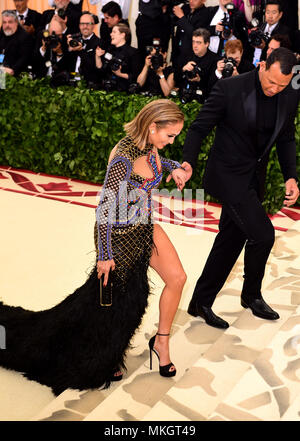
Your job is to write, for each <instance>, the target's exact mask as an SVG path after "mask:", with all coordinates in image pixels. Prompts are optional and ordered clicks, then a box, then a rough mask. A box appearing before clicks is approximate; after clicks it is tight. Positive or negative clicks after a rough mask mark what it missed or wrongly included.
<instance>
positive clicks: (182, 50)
mask: <svg viewBox="0 0 300 441" xmlns="http://www.w3.org/2000/svg"><path fill="white" fill-rule="evenodd" d="M182 10H183V12H184V16H183V17H182V18H180V19H178V20H177V21H176V25H177V31H176V34H175V36H174V38H173V40H172V62H173V64H175V65H178V64H182V62H181V59H182V56H183V55H185V54H186V53H187V52H188V53H189V52H190V51H191V50H192V37H193V32H194V31H195V30H196V29H198V28H207V27H208V26H209V23H210V14H209V8H206V7H205V6H202V7H201V8H197V9H195V11H194V12H193V13H192V12H191V8H190V6H189V5H183V7H182Z"/></svg>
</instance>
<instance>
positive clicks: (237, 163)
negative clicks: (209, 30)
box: [183, 70, 299, 204]
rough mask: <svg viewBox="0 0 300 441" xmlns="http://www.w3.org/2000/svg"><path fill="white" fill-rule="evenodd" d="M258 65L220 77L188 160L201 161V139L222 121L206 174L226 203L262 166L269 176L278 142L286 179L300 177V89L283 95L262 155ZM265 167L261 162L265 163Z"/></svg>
mask: <svg viewBox="0 0 300 441" xmlns="http://www.w3.org/2000/svg"><path fill="white" fill-rule="evenodd" d="M256 75H257V72H256V70H254V71H251V72H248V73H245V74H242V75H239V76H237V77H231V78H228V79H224V80H222V81H219V82H218V83H217V84H216V85H215V86H214V88H213V90H212V92H211V94H210V96H209V98H208V100H207V101H206V103H205V104H204V105H203V107H202V109H201V110H200V112H199V114H198V116H197V118H196V120H195V121H194V122H193V123H192V125H191V127H190V129H189V131H188V133H187V137H186V140H185V144H184V148H183V160H184V161H187V162H189V163H190V164H191V165H192V167H193V168H195V166H196V161H197V157H198V154H199V151H200V147H201V143H202V141H203V140H204V138H205V137H206V136H207V135H208V134H209V133H210V131H211V130H212V129H213V128H214V127H215V126H216V135H215V140H214V144H213V146H212V148H211V151H210V154H209V158H208V161H207V164H206V170H205V174H204V189H205V190H206V191H207V192H208V193H209V194H211V195H212V196H214V197H216V198H218V199H219V200H220V201H221V202H227V203H232V204H235V203H238V202H240V201H241V200H242V199H243V195H244V194H245V192H246V191H247V190H248V188H249V185H250V183H251V181H252V179H253V177H254V174H255V172H256V171H257V170H260V174H261V176H262V178H261V179H263V176H264V173H265V168H266V165H267V161H266V160H265V159H266V158H267V157H268V153H269V151H270V149H271V147H272V146H273V145H274V143H276V147H277V154H278V159H279V163H280V166H281V170H282V173H283V176H284V180H285V181H286V180H288V179H289V178H292V177H294V178H296V179H297V172H296V143H295V135H294V132H295V129H294V119H295V114H296V111H297V107H298V103H299V91H297V90H294V89H293V88H292V87H291V85H289V86H288V87H287V88H286V89H284V90H283V91H282V92H281V93H279V95H278V105H277V119H276V125H275V127H274V132H273V136H272V137H271V139H270V140H269V142H268V145H267V146H266V148H265V150H264V152H263V153H262V154H261V155H260V156H259V157H258V154H257V146H256V136H255V134H256V124H257V122H256V85H255V81H256ZM262 163H265V164H264V167H261V164H262Z"/></svg>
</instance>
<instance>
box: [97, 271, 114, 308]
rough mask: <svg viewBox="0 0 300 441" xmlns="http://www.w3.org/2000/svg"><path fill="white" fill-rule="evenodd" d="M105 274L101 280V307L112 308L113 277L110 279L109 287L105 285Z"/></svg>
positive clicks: (110, 276)
mask: <svg viewBox="0 0 300 441" xmlns="http://www.w3.org/2000/svg"><path fill="white" fill-rule="evenodd" d="M103 281H104V274H103V275H102V276H101V278H100V305H101V306H111V305H112V289H113V282H112V275H111V274H110V275H109V277H108V281H107V285H106V286H104V285H103Z"/></svg>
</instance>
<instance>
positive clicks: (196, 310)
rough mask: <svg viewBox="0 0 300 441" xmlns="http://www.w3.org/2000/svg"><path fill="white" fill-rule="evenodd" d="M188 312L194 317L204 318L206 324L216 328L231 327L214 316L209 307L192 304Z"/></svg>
mask: <svg viewBox="0 0 300 441" xmlns="http://www.w3.org/2000/svg"><path fill="white" fill-rule="evenodd" d="M187 312H188V313H189V314H190V315H192V316H194V317H198V316H200V317H202V318H204V320H205V321H206V323H207V324H208V325H210V326H213V327H214V328H221V329H226V328H228V327H229V324H228V323H227V322H225V320H223V319H221V317H218V316H217V315H216V314H214V313H213V311H212V309H211V308H210V307H209V306H203V305H197V304H193V303H192V302H190V304H189V307H188V311H187Z"/></svg>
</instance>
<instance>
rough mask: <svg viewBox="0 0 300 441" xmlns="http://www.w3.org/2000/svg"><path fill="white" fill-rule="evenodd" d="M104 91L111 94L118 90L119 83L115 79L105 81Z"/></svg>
mask: <svg viewBox="0 0 300 441" xmlns="http://www.w3.org/2000/svg"><path fill="white" fill-rule="evenodd" d="M103 89H104V90H106V92H111V91H112V90H116V89H117V81H116V79H115V78H111V79H110V80H104V81H103Z"/></svg>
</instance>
